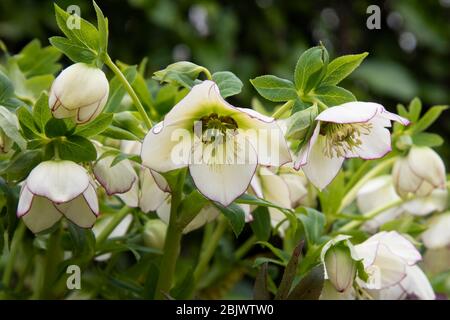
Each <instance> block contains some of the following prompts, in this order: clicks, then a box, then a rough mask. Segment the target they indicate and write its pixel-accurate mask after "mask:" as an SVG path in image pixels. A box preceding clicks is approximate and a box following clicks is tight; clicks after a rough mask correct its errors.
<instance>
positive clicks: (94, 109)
mask: <svg viewBox="0 0 450 320" xmlns="http://www.w3.org/2000/svg"><path fill="white" fill-rule="evenodd" d="M106 100H108V92H106V94H105V95H104V96H103V98H102V99H100V100H99V101H96V102H94V103H92V104H90V105H87V106H85V107H82V108H79V109H78V112H77V118H76V122H77V123H80V124H82V123H86V122H89V121H91V120H92V119H95V118H96V117H97V116H98V115H99V114H100V113H101V112H102V111H103V108H104V107H105V104H106Z"/></svg>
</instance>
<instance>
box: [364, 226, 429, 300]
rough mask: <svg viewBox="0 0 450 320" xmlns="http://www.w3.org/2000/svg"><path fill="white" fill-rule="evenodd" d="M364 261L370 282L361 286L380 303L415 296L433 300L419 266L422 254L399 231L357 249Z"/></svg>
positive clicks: (365, 242) (372, 240)
mask: <svg viewBox="0 0 450 320" xmlns="http://www.w3.org/2000/svg"><path fill="white" fill-rule="evenodd" d="M355 251H356V254H357V256H358V258H362V259H363V264H364V268H365V271H366V272H367V274H368V275H369V279H368V281H367V282H363V281H362V280H360V279H359V281H358V282H359V284H360V285H361V287H362V288H364V289H366V290H367V291H368V293H369V294H370V295H371V296H372V297H374V298H378V299H404V298H407V297H408V296H409V295H412V294H414V295H415V296H417V297H418V298H419V299H434V293H433V290H432V288H431V285H430V283H429V281H428V279H427V278H426V276H425V275H424V274H423V272H422V271H421V270H420V269H419V267H417V266H416V263H417V262H418V261H419V260H421V259H422V257H421V255H420V253H419V251H417V249H416V248H415V247H414V245H413V244H412V243H411V242H410V241H408V240H407V239H406V238H405V237H403V236H401V235H400V234H398V233H397V232H396V231H390V232H385V231H383V232H379V233H377V234H375V235H373V236H372V237H370V238H369V239H367V240H366V241H364V242H363V243H361V244H358V245H356V246H355Z"/></svg>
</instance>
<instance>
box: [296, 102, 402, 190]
mask: <svg viewBox="0 0 450 320" xmlns="http://www.w3.org/2000/svg"><path fill="white" fill-rule="evenodd" d="M315 120H317V125H316V127H315V129H314V132H313V134H312V136H311V138H310V140H309V141H308V142H307V143H306V144H305V146H304V147H303V148H302V149H301V150H300V153H299V156H298V159H297V161H296V163H295V168H296V169H299V168H302V169H303V171H304V172H305V174H306V176H307V177H308V179H309V180H310V181H311V182H312V183H313V184H314V185H315V186H316V187H317V188H319V189H323V188H325V187H326V186H327V185H328V184H329V183H330V182H331V181H332V180H333V179H334V177H335V176H336V175H337V173H338V172H339V169H340V168H341V166H342V163H343V162H344V160H345V159H346V158H355V157H359V158H362V159H378V158H381V157H383V156H384V155H386V154H387V153H388V152H389V151H391V134H390V132H389V130H388V129H387V128H388V127H390V126H391V121H397V122H400V123H402V124H403V125H408V124H409V121H408V120H407V119H404V118H402V117H400V116H398V115H396V114H394V113H391V112H388V111H387V110H386V109H385V108H384V107H383V106H382V105H380V104H377V103H373V102H348V103H344V104H342V105H340V106H336V107H331V108H328V109H326V110H324V111H322V112H321V113H320V114H319V115H318V116H317V117H316V119H315Z"/></svg>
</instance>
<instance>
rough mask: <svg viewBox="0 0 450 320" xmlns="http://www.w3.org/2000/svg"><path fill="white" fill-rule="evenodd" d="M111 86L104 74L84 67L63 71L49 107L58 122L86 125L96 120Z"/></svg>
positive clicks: (50, 98)
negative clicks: (65, 121) (71, 121)
mask: <svg viewBox="0 0 450 320" xmlns="http://www.w3.org/2000/svg"><path fill="white" fill-rule="evenodd" d="M108 94H109V83H108V79H106V76H105V74H104V72H103V71H102V70H100V69H98V68H96V67H93V66H90V65H87V64H85V63H75V64H73V65H71V66H70V67H68V68H66V69H64V70H63V71H62V72H61V73H60V74H59V76H58V77H57V78H56V79H55V81H54V82H53V84H52V88H51V90H50V96H49V100H48V105H49V106H50V109H51V111H52V114H53V116H54V117H55V118H57V119H65V118H72V119H73V120H74V121H76V122H77V123H87V122H89V121H91V120H93V119H94V118H95V117H97V116H98V115H99V114H100V112H101V111H102V110H103V107H104V106H105V104H106V101H107V100H108Z"/></svg>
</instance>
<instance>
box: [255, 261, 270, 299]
mask: <svg viewBox="0 0 450 320" xmlns="http://www.w3.org/2000/svg"><path fill="white" fill-rule="evenodd" d="M267 267H268V263H267V262H265V263H263V264H262V266H261V268H260V269H259V272H258V275H257V276H256V279H255V285H254V286H253V299H254V300H270V292H269V290H268V286H267V278H268V276H269V275H268V273H267Z"/></svg>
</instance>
